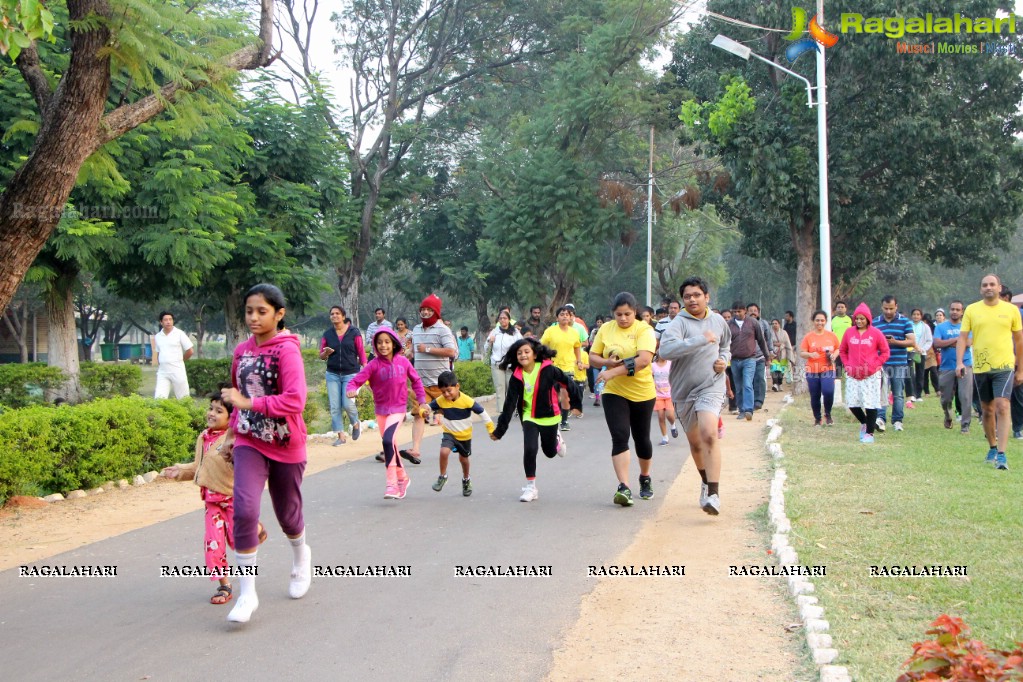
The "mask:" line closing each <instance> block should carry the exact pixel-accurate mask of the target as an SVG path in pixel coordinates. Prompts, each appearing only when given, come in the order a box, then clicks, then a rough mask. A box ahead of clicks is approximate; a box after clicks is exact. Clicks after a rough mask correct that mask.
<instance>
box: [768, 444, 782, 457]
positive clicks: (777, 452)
mask: <svg viewBox="0 0 1023 682" xmlns="http://www.w3.org/2000/svg"><path fill="white" fill-rule="evenodd" d="M767 451H768V452H770V453H771V457H774V458H775V459H781V458H782V457H784V456H785V453H784V452H782V450H781V445H779V444H778V443H771V444H770V445H768V446H767Z"/></svg>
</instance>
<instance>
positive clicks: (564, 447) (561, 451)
mask: <svg viewBox="0 0 1023 682" xmlns="http://www.w3.org/2000/svg"><path fill="white" fill-rule="evenodd" d="M567 454H568V443H566V442H565V439H564V438H562V437H561V433H560V432H558V457H564V456H565V455H567ZM534 499H536V498H534ZM527 501H528V500H527Z"/></svg>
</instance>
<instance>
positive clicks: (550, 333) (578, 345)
mask: <svg viewBox="0 0 1023 682" xmlns="http://www.w3.org/2000/svg"><path fill="white" fill-rule="evenodd" d="M557 315H558V324H556V325H554V326H552V327H547V329H546V330H544V333H543V336H541V337H540V343H542V344H543V345H545V346H547V347H548V348H551V349H553V350H555V351H557V353H558V354H557V355H556V356H555V357H554V359H553V360H551V362H552V363H553V364H554V366H555V367H557V368H558V369H560V370H561V371H562V372H564V373H565V376H569V377H572V376H575V373H576V371H577V370H581V369H582V368H583V359H582V346H583V344H582V342H581V341H580V340H579V332H578V331H576V329H575V327H573V326H572V322H573V320H574V317H575V316H574V314H573V311H572V310H571V309H569V307H568V306H561V307H560V308H558V313H557ZM562 392H563V393H565V394H567V391H564V389H562ZM563 399H564V396H563ZM562 405H564V403H562ZM571 407H572V412H573V413H574V414H582V404H581V402H580V403H579V404H576V405H572V406H571ZM561 430H562V431H569V430H571V427H570V426H569V425H568V413H567V412H562V413H561Z"/></svg>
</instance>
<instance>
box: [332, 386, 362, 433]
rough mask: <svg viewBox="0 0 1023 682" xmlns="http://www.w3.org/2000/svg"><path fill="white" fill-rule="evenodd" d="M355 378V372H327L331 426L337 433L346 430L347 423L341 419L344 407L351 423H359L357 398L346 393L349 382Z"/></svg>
mask: <svg viewBox="0 0 1023 682" xmlns="http://www.w3.org/2000/svg"><path fill="white" fill-rule="evenodd" d="M354 378H355V375H354V374H334V373H333V372H327V400H329V401H330V428H331V430H332V431H334V432H335V433H340V432H341V431H344V428H345V424H344V421H343V420H342V419H341V410H342V409H344V411H345V413H346V414H347V415H348V423H349V424H358V423H359V408H357V407H356V406H355V399H354V398H349V397H348V396H347V395H345V393H346V392H347V390H348V382H350V381H351V380H352V379H354Z"/></svg>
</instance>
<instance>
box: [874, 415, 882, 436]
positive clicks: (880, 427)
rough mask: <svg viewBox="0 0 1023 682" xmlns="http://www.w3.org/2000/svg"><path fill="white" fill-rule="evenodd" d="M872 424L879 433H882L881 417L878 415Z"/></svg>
mask: <svg viewBox="0 0 1023 682" xmlns="http://www.w3.org/2000/svg"><path fill="white" fill-rule="evenodd" d="M874 424H875V426H877V430H878V431H880V432H881V433H884V419H881V418H880V417H878V418H877V421H875V422H874Z"/></svg>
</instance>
